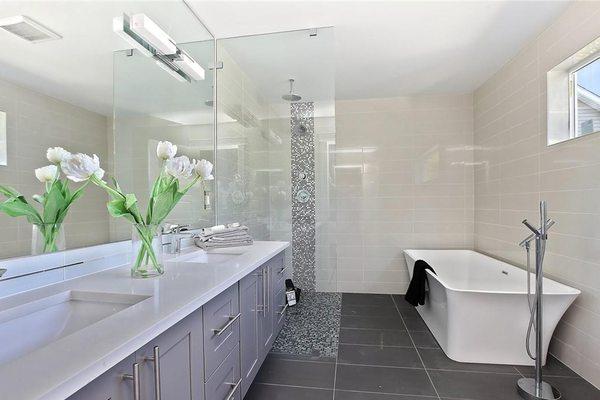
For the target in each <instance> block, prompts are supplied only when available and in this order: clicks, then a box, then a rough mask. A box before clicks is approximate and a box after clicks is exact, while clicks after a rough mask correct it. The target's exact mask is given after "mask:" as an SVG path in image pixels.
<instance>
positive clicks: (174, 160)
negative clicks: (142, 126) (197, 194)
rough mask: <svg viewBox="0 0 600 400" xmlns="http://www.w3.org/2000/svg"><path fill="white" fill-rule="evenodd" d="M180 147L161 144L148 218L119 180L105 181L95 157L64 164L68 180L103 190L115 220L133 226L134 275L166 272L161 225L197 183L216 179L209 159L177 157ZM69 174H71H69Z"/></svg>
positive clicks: (159, 145)
mask: <svg viewBox="0 0 600 400" xmlns="http://www.w3.org/2000/svg"><path fill="white" fill-rule="evenodd" d="M176 154H177V146H176V145H174V144H172V143H170V142H159V143H158V146H157V148H156V155H157V157H158V158H159V159H160V160H162V163H163V166H162V168H161V171H160V174H159V175H158V177H157V178H156V180H155V181H154V184H153V186H152V191H151V192H150V200H149V201H148V207H147V209H146V213H145V215H143V214H142V212H141V211H140V208H139V205H138V200H137V198H136V196H135V195H134V194H132V193H125V192H124V191H123V190H122V189H121V187H120V186H119V183H118V182H117V180H116V179H114V178H113V179H112V186H111V185H109V184H108V183H107V182H105V181H103V180H102V175H103V173H102V174H101V173H99V171H101V169H100V165H99V162H98V159H97V157H96V156H94V157H90V156H88V155H85V154H78V155H76V156H72V157H69V158H66V159H65V160H64V161H63V163H62V164H61V166H62V168H63V170H64V171H65V174H67V177H68V178H69V179H71V180H73V181H76V182H80V181H87V182H92V183H93V184H95V185H97V186H99V187H101V188H103V189H104V190H106V192H107V193H108V194H109V196H110V197H111V200H110V201H109V202H108V204H107V208H108V211H109V213H110V214H111V215H112V216H113V217H121V218H125V219H126V220H128V221H129V222H130V223H131V224H132V225H133V232H134V238H133V239H134V247H136V243H139V244H138V245H137V247H136V249H135V250H134V253H135V255H134V260H133V263H132V268H131V273H132V276H135V277H151V276H156V275H161V274H162V273H163V272H164V269H163V266H162V263H161V260H160V257H159V256H158V255H157V252H159V251H160V243H157V242H156V240H155V239H156V235H157V233H158V232H159V231H160V228H161V224H162V222H163V221H164V220H165V218H166V217H167V216H168V215H169V213H170V212H171V211H172V210H173V208H175V206H176V205H177V203H178V202H179V200H181V198H182V197H183V196H184V195H185V194H186V193H187V192H188V191H189V190H190V189H191V188H192V187H193V186H194V185H195V184H196V183H198V182H204V181H209V180H212V179H214V177H213V175H212V170H213V165H212V164H211V163H210V162H209V161H206V160H200V161H197V160H190V159H189V158H188V157H187V156H178V157H176ZM67 171H68V172H67Z"/></svg>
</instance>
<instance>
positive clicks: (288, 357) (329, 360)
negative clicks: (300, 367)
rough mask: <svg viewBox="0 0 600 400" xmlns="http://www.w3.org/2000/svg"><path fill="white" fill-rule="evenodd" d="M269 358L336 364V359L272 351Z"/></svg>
mask: <svg viewBox="0 0 600 400" xmlns="http://www.w3.org/2000/svg"><path fill="white" fill-rule="evenodd" d="M269 357H271V358H279V359H283V360H295V361H314V362H324V363H334V364H335V358H334V357H319V356H309V355H303V354H289V353H278V352H274V351H271V352H270V353H269Z"/></svg>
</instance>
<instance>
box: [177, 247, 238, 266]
mask: <svg viewBox="0 0 600 400" xmlns="http://www.w3.org/2000/svg"><path fill="white" fill-rule="evenodd" d="M242 254H244V253H237V252H228V251H226V250H221V251H204V250H199V251H195V252H193V253H191V254H187V255H185V256H182V257H181V258H180V259H179V260H177V261H182V262H189V263H197V264H221V263H224V262H227V261H230V260H232V259H234V258H235V257H238V256H241V255H242Z"/></svg>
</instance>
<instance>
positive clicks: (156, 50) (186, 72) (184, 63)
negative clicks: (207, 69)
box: [113, 14, 204, 82]
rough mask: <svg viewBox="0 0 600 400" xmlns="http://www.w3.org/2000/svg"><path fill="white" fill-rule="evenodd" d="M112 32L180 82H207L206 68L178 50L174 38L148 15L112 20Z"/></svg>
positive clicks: (126, 16)
mask: <svg viewBox="0 0 600 400" xmlns="http://www.w3.org/2000/svg"><path fill="white" fill-rule="evenodd" d="M113 31H114V32H115V33H116V34H117V35H119V36H120V37H121V38H122V39H124V40H125V41H126V42H127V43H129V44H130V45H131V46H133V48H135V49H136V50H138V51H139V52H140V53H142V54H143V55H145V56H146V57H152V58H154V60H155V61H156V64H157V65H158V66H159V67H160V68H162V69H164V70H165V71H167V72H168V73H169V74H170V75H171V76H173V77H174V78H175V79H177V80H178V81H181V82H186V81H187V82H192V81H201V80H204V68H202V67H201V66H200V64H198V63H197V62H196V60H194V59H193V58H192V57H191V56H190V55H189V54H187V53H186V52H185V51H183V50H181V49H180V48H178V47H177V44H176V43H175V41H174V40H173V39H171V37H170V36H169V35H168V34H167V33H166V32H165V31H163V30H162V29H161V28H160V26H158V24H156V23H155V22H154V21H152V20H151V19H150V18H149V17H148V16H147V15H146V14H135V15H132V16H131V17H130V16H128V15H127V14H123V15H121V16H118V17H115V18H113Z"/></svg>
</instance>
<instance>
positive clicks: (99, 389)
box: [68, 354, 140, 400]
mask: <svg viewBox="0 0 600 400" xmlns="http://www.w3.org/2000/svg"><path fill="white" fill-rule="evenodd" d="M134 370H135V372H134ZM139 379H140V376H139V363H136V359H135V355H133V354H132V355H130V356H128V357H126V358H125V359H124V360H123V361H121V362H120V363H118V364H117V365H115V366H114V367H112V368H111V369H109V370H108V371H106V372H105V373H103V374H102V375H100V376H99V377H98V378H96V379H95V380H94V381H92V382H91V383H89V384H88V385H87V386H85V387H83V388H82V389H80V390H79V391H78V392H76V393H75V394H73V395H72V396H70V397H69V399H68V400H136V397H135V396H136V395H135V394H134V391H135V390H137V389H136V387H135V383H134V382H140V381H139ZM138 388H139V386H138ZM138 397H139V393H138Z"/></svg>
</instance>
